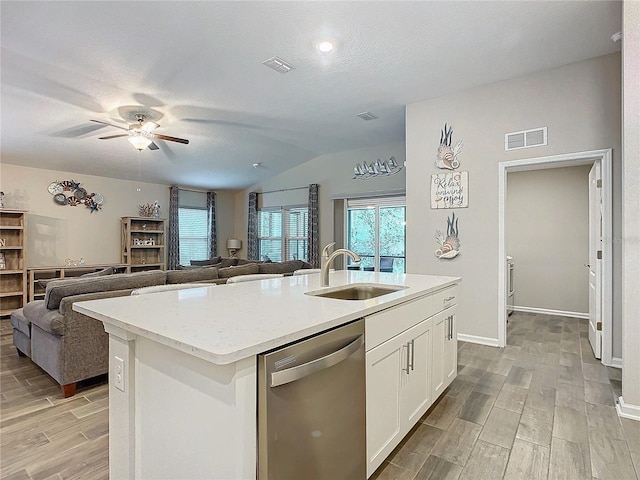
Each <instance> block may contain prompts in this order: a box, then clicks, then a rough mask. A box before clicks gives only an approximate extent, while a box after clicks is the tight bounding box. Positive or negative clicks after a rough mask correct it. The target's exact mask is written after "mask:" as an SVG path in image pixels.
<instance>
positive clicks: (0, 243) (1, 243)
mask: <svg viewBox="0 0 640 480" xmlns="http://www.w3.org/2000/svg"><path fill="white" fill-rule="evenodd" d="M6 245H7V241H6V240H5V239H4V238H0V247H5V246H6Z"/></svg>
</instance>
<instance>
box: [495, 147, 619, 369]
mask: <svg viewBox="0 0 640 480" xmlns="http://www.w3.org/2000/svg"><path fill="white" fill-rule="evenodd" d="M611 158H612V150H611V149H603V150H591V151H586V152H576V153H567V154H561V155H552V156H548V157H536V158H525V159H522V160H509V161H505V162H499V163H498V346H499V347H501V348H502V347H505V346H506V344H507V343H506V342H507V315H506V308H505V305H506V300H507V299H506V279H505V275H504V272H505V271H506V270H505V269H506V262H507V257H506V255H507V254H506V239H505V205H506V201H507V173H508V172H520V171H527V170H542V169H548V168H560V167H573V166H579V165H592V164H593V163H595V162H596V161H600V164H601V166H602V171H601V174H602V209H603V212H602V215H603V217H602V359H601V361H602V363H603V364H605V365H611V364H612V354H613V352H612V350H613V344H612V339H613V338H612V313H613V288H612V280H613V258H612V244H613V229H612V217H613V208H612V198H613V197H612V174H611Z"/></svg>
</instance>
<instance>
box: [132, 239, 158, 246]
mask: <svg viewBox="0 0 640 480" xmlns="http://www.w3.org/2000/svg"><path fill="white" fill-rule="evenodd" d="M155 244H156V241H155V240H154V239H153V238H149V239H147V240H141V239H139V238H134V239H133V245H134V246H137V247H153V246H155Z"/></svg>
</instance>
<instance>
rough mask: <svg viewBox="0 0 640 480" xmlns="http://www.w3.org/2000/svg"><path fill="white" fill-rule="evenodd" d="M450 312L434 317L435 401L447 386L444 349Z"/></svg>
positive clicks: (432, 359)
mask: <svg viewBox="0 0 640 480" xmlns="http://www.w3.org/2000/svg"><path fill="white" fill-rule="evenodd" d="M447 317H448V313H447V311H446V310H445V311H444V312H440V313H438V314H437V315H435V316H434V317H433V320H432V321H433V327H432V329H433V333H432V335H433V342H432V344H431V345H432V351H431V388H432V390H431V391H432V392H433V395H432V397H431V398H432V399H433V400H434V401H435V400H436V399H437V398H438V397H439V396H440V394H441V393H442V392H443V391H444V389H445V388H446V385H445V367H444V351H445V343H446V342H447V338H446V337H447V335H448V330H449V322H448V320H447Z"/></svg>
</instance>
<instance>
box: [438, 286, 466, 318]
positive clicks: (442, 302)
mask: <svg viewBox="0 0 640 480" xmlns="http://www.w3.org/2000/svg"><path fill="white" fill-rule="evenodd" d="M459 290H460V287H459V286H458V285H451V286H450V287H447V288H443V289H442V290H438V291H437V292H434V293H433V294H431V298H432V302H433V304H432V308H433V314H436V313H438V312H441V311H442V310H444V309H446V308H449V307H452V306H453V305H457V303H458V295H459Z"/></svg>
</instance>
